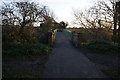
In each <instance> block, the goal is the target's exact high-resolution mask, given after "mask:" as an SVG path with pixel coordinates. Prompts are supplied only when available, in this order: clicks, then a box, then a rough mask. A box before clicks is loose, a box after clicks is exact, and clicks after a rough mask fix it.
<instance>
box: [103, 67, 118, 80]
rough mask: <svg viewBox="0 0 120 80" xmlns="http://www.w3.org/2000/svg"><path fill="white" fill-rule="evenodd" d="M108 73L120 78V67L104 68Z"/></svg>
mask: <svg viewBox="0 0 120 80" xmlns="http://www.w3.org/2000/svg"><path fill="white" fill-rule="evenodd" d="M102 71H103V72H104V73H105V74H106V75H108V76H110V77H111V78H117V79H118V78H120V75H119V70H118V69H113V68H111V69H108V70H102Z"/></svg>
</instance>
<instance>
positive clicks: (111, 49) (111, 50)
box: [79, 41, 120, 78]
mask: <svg viewBox="0 0 120 80" xmlns="http://www.w3.org/2000/svg"><path fill="white" fill-rule="evenodd" d="M79 48H80V49H81V50H82V51H83V52H87V53H89V52H90V53H95V54H98V55H99V54H103V55H104V54H107V55H109V54H116V55H118V50H119V48H120V46H119V45H118V44H117V43H112V42H104V41H93V42H89V43H82V44H81V45H80V47H79ZM91 55H92V54H91ZM106 59H107V57H106ZM100 60H101V61H102V58H101V59H100ZM100 60H99V61H100ZM102 62H103V61H102ZM106 64H109V63H106ZM115 64H116V63H115ZM118 65H119V63H118ZM111 66H112V65H111ZM102 71H103V72H104V73H105V74H106V75H108V76H109V77H111V78H120V75H119V74H118V66H116V68H115V67H114V68H109V67H108V69H103V70H102Z"/></svg>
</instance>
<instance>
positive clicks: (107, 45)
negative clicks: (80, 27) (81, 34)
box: [80, 41, 119, 53]
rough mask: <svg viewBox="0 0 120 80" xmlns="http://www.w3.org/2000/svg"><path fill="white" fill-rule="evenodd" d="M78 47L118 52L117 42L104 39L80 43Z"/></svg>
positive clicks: (101, 51)
mask: <svg viewBox="0 0 120 80" xmlns="http://www.w3.org/2000/svg"><path fill="white" fill-rule="evenodd" d="M80 48H82V49H86V50H89V51H92V52H97V53H112V52H113V53H118V48H119V46H118V44H117V43H112V42H105V41H93V42H89V43H82V44H81V45H80Z"/></svg>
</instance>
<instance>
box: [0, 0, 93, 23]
mask: <svg viewBox="0 0 120 80" xmlns="http://www.w3.org/2000/svg"><path fill="white" fill-rule="evenodd" d="M2 1H6V2H9V1H23V0H2ZM2 1H0V6H1V5H2ZM26 1H27V0H26ZM32 1H34V2H36V3H38V4H42V5H45V6H48V7H49V8H50V10H52V11H53V12H54V14H55V16H56V21H57V22H60V21H65V22H68V23H70V22H71V21H73V17H74V16H73V10H75V9H79V10H84V9H86V8H89V7H90V6H92V4H93V1H94V0H32Z"/></svg>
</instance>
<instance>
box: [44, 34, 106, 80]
mask: <svg viewBox="0 0 120 80" xmlns="http://www.w3.org/2000/svg"><path fill="white" fill-rule="evenodd" d="M105 77H106V76H105V75H104V74H103V73H102V72H101V71H100V70H99V69H98V68H97V67H96V66H95V64H94V63H92V62H91V61H90V60H89V59H88V58H87V57H86V56H85V55H84V54H83V53H81V52H80V51H78V50H77V49H75V48H74V47H73V46H72V45H71V44H70V42H69V40H68V38H67V36H65V34H64V33H63V32H58V33H57V35H56V44H55V46H54V48H53V52H52V54H51V55H50V56H49V59H48V62H47V63H46V64H45V70H44V74H43V78H105Z"/></svg>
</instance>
